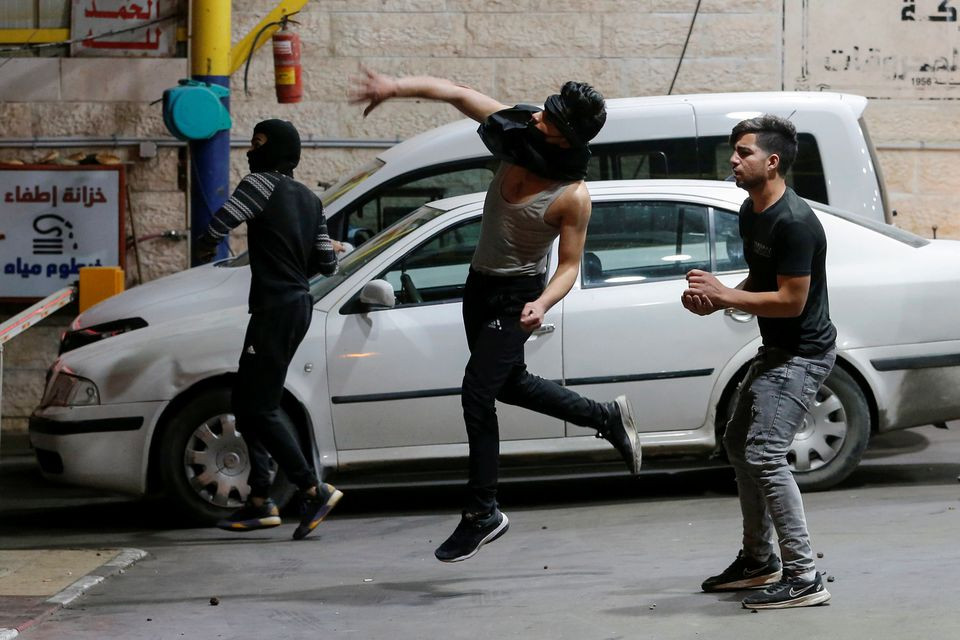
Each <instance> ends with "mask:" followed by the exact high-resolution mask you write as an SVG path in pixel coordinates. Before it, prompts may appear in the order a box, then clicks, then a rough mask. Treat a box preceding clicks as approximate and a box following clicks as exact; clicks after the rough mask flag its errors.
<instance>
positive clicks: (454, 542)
mask: <svg viewBox="0 0 960 640" xmlns="http://www.w3.org/2000/svg"><path fill="white" fill-rule="evenodd" d="M509 528H510V520H509V519H508V518H507V514H505V513H503V512H502V511H500V509H497V508H496V507H494V508H493V513H491V514H489V515H485V514H474V513H467V512H466V511H464V513H463V515H462V516H461V518H460V524H458V525H457V528H456V529H454V530H453V533H452V534H451V535H450V537H449V538H447V539H446V540H445V541H444V543H443V544H441V545H440V546H439V547H437V550H436V551H435V552H434V555H435V556H436V557H437V560H439V561H440V562H460V561H461V560H466V559H467V558H471V557H473V556H475V555H476V554H477V551H480V547H482V546H483V545H485V544H487V543H488V542H493V541H494V540H496V539H497V538H499V537H500V536H502V535H503V534H505V533H506V532H507V529H509Z"/></svg>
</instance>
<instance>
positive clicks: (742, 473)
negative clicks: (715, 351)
mask: <svg viewBox="0 0 960 640" xmlns="http://www.w3.org/2000/svg"><path fill="white" fill-rule="evenodd" d="M730 144H731V146H732V147H733V155H732V156H731V158H730V164H731V166H732V168H733V175H734V177H735V178H736V181H737V186H739V187H741V188H743V189H746V191H747V193H749V194H750V197H748V198H747V199H746V201H744V203H743V206H742V207H740V236H741V237H742V238H743V247H744V255H745V257H746V259H747V264H748V266H749V268H750V270H749V273H748V274H747V278H746V279H745V280H744V281H743V282H741V283H740V284H739V285H737V287H735V288H732V289H731V288H729V287H725V286H724V285H723V284H722V283H721V282H720V281H719V280H717V278H716V277H715V276H714V275H713V274H711V273H708V272H705V271H700V270H698V269H694V270H693V271H690V272H689V273H688V274H687V282H688V283H689V288H688V289H687V290H686V291H684V292H683V295H682V297H681V301H682V303H683V306H684V307H686V308H687V309H688V310H690V311H692V312H693V313H696V314H699V315H708V314H710V313H713V312H714V311H717V310H719V309H726V308H732V309H738V310H740V311H744V312H746V313H750V314H753V315H755V316H757V320H758V323H759V325H760V335H761V337H762V338H763V346H761V347H760V351H759V353H758V354H757V356H756V358H754V360H753V361H752V362H751V364H750V368H749V370H748V371H747V374H746V376H745V377H744V379H743V382H741V384H740V386H739V388H738V390H737V397H736V399H735V401H734V410H733V415H732V416H731V417H730V420H729V422H728V424H727V428H726V431H725V432H724V436H723V441H724V445H725V447H726V451H727V455H728V456H729V458H730V462H731V463H732V464H733V467H734V469H735V470H736V474H737V490H738V493H739V496H740V508H741V511H742V514H743V547H742V549H741V550H740V553H739V554H738V555H737V559H736V560H735V561H734V562H733V564H731V565H730V566H729V567H728V568H727V569H726V570H725V571H723V572H722V573H720V574H718V575H715V576H711V577H710V578H707V579H706V580H705V581H704V583H703V585H702V588H703V590H704V591H733V590H739V589H753V588H764V587H765V588H764V590H763V591H762V592H760V593H758V594H755V595H751V596H748V597H747V598H745V599H744V600H743V606H744V607H745V608H748V609H781V608H787V607H805V606H811V605H815V604H820V603H823V602H826V601H827V600H829V599H830V593H829V592H828V591H827V590H826V588H825V587H824V586H823V582H822V581H821V579H820V575H819V574H818V573H817V570H816V566H815V564H814V560H813V552H812V550H811V547H810V536H809V534H808V533H807V523H806V518H805V516H804V512H803V501H802V500H801V498H800V491H799V489H798V488H797V483H796V480H795V479H794V477H793V474H792V473H791V471H790V467H789V465H788V463H787V458H786V456H787V451H788V449H789V447H790V444H791V443H792V442H793V439H794V437H795V436H796V434H797V431H798V430H799V429H800V427H801V426H802V425H803V421H804V419H805V418H806V415H807V411H808V410H809V407H810V405H811V403H812V402H813V401H814V399H815V397H816V394H817V391H818V390H819V388H820V385H821V383H822V382H823V381H824V380H825V379H826V377H827V376H828V375H829V373H830V371H831V369H832V368H833V364H834V361H835V360H836V348H835V345H834V342H835V340H836V336H837V331H836V329H835V328H834V326H833V323H831V322H830V308H829V302H828V299H827V277H826V267H825V264H826V257H827V240H826V236H825V235H824V233H823V227H822V226H821V225H820V221H819V220H818V219H817V217H816V215H815V214H814V213H813V210H812V209H811V208H810V206H809V205H807V203H806V202H804V201H803V200H801V199H800V198H799V197H798V196H797V194H796V193H794V192H793V190H792V189H790V188H789V187H788V186H787V184H786V182H785V180H784V176H785V175H786V173H787V170H788V169H789V168H790V165H791V164H792V163H793V160H794V158H796V155H797V133H796V129H795V128H794V126H793V124H791V123H790V122H789V121H787V120H784V119H783V118H778V117H776V116H772V115H764V116H761V117H758V118H751V119H750V120H744V121H743V122H741V123H740V124H738V125H737V126H736V127H734V129H733V133H732V134H731V135H730ZM774 535H776V537H777V539H778V541H779V551H780V557H782V559H783V560H782V563H781V560H780V558H778V556H777V553H776V548H775V546H774V543H773V540H774Z"/></svg>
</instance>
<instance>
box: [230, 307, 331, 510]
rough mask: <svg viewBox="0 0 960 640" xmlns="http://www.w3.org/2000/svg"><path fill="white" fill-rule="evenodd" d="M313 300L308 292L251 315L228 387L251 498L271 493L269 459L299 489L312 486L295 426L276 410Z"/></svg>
mask: <svg viewBox="0 0 960 640" xmlns="http://www.w3.org/2000/svg"><path fill="white" fill-rule="evenodd" d="M312 313H313V301H312V299H311V298H310V295H309V294H304V297H303V299H301V300H297V301H296V302H293V303H290V304H285V305H283V306H277V307H271V308H267V309H263V310H258V311H254V312H253V313H252V314H251V315H250V323H249V324H248V325H247V334H246V337H245V338H244V340H243V352H242V353H241V355H240V366H239V368H238V369H237V380H236V383H235V384H234V387H233V401H232V405H233V413H234V415H235V416H236V418H237V430H238V431H240V433H241V434H242V435H243V439H244V440H245V441H246V443H247V450H248V451H249V453H250V478H249V480H248V481H247V482H248V484H249V485H250V495H251V496H252V497H256V498H266V497H267V496H269V495H270V484H271V480H270V456H273V459H274V460H276V461H277V465H278V466H279V467H280V469H282V470H283V472H284V473H285V474H286V476H287V478H288V479H289V480H290V481H291V482H293V483H294V484H296V485H297V486H298V487H299V488H300V489H308V488H310V487H312V486H314V485H316V484H317V477H316V475H314V472H313V470H312V469H311V468H310V464H309V463H308V462H307V458H306V456H305V455H304V452H303V448H302V447H301V446H300V439H299V438H298V437H297V432H296V428H295V427H294V426H293V424H291V422H290V418H289V417H288V416H287V414H286V413H285V412H284V411H283V410H282V409H281V408H280V401H281V398H282V397H283V383H284V380H286V377H287V368H288V367H289V366H290V360H291V359H293V355H294V353H296V351H297V347H298V346H300V342H301V341H302V340H303V337H304V336H305V335H306V333H307V329H308V328H309V327H310V318H311V315H312Z"/></svg>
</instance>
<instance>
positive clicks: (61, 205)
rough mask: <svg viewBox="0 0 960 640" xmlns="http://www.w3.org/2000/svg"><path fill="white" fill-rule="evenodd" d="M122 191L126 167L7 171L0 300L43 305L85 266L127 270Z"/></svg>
mask: <svg viewBox="0 0 960 640" xmlns="http://www.w3.org/2000/svg"><path fill="white" fill-rule="evenodd" d="M123 188H124V187H123V167H100V166H97V167H91V168H90V169H82V168H78V167H70V168H69V169H51V168H46V167H44V168H40V167H30V168H19V167H10V168H7V167H4V168H0V236H2V238H0V298H42V297H45V296H47V295H49V294H51V293H53V292H54V291H57V290H58V289H62V288H63V287H65V286H67V285H69V284H71V283H72V282H74V281H75V280H77V279H78V272H79V269H80V267H84V266H113V265H120V260H121V258H122V257H123V253H124V252H123V251H122V245H121V240H122V237H123V206H124V201H123ZM120 266H122V265H120Z"/></svg>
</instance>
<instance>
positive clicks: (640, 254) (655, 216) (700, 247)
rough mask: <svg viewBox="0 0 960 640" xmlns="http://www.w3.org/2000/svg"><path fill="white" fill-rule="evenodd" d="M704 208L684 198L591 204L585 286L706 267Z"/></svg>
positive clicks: (672, 275) (707, 248) (675, 274)
mask: <svg viewBox="0 0 960 640" xmlns="http://www.w3.org/2000/svg"><path fill="white" fill-rule="evenodd" d="M707 211H708V210H707V207H704V206H701V205H695V204H687V203H683V202H655V201H650V202H599V203H594V205H593V213H592V214H591V215H590V225H589V227H588V228H587V239H586V244H585V246H584V253H583V266H582V269H581V272H582V282H583V286H584V287H596V286H608V285H616V284H621V283H629V282H640V281H643V280H648V279H653V278H677V277H682V276H684V275H685V274H686V273H687V271H689V270H690V269H709V268H710V246H709V241H708V236H707Z"/></svg>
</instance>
